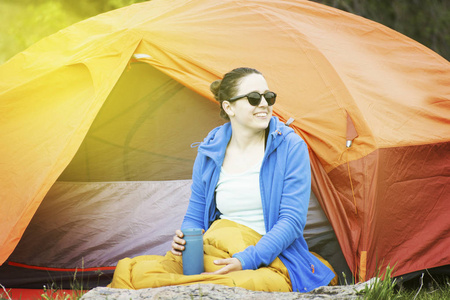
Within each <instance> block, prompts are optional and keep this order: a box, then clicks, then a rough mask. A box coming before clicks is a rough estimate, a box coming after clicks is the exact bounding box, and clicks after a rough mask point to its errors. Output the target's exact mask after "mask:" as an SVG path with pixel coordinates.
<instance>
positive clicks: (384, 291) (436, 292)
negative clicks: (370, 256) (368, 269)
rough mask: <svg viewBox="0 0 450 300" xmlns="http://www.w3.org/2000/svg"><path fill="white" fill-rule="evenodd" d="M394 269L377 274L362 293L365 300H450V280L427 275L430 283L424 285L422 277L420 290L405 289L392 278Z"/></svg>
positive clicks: (387, 269)
mask: <svg viewBox="0 0 450 300" xmlns="http://www.w3.org/2000/svg"><path fill="white" fill-rule="evenodd" d="M392 274H393V268H390V267H389V266H388V267H387V268H386V272H385V273H384V274H383V275H382V276H380V274H377V277H375V278H374V279H373V280H372V284H371V285H368V286H366V288H365V289H364V290H362V291H361V293H360V294H361V296H362V298H363V299H365V300H441V299H450V278H449V277H448V276H446V277H439V278H438V279H436V278H434V277H433V276H432V275H431V274H429V273H428V274H427V275H428V276H427V277H428V283H427V284H424V280H423V279H424V275H425V273H422V276H421V277H420V286H419V287H418V288H408V287H404V286H403V285H402V284H398V282H397V279H395V278H393V277H392Z"/></svg>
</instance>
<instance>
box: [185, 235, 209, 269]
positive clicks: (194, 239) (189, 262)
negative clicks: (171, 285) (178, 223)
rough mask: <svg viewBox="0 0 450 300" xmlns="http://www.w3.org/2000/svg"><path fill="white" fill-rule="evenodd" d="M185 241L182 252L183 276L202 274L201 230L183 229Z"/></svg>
mask: <svg viewBox="0 0 450 300" xmlns="http://www.w3.org/2000/svg"><path fill="white" fill-rule="evenodd" d="M182 231H183V235H184V237H183V239H184V240H185V241H186V244H185V245H184V246H185V248H184V251H183V274H184V275H197V274H200V273H203V272H204V265H203V235H202V229H201V228H191V229H183V230H182Z"/></svg>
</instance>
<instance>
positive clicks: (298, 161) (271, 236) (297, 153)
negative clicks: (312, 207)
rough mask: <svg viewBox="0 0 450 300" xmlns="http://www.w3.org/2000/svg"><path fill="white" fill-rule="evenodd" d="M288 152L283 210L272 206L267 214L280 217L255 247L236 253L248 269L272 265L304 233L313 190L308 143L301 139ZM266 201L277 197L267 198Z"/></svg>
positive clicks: (283, 188) (244, 267)
mask: <svg viewBox="0 0 450 300" xmlns="http://www.w3.org/2000/svg"><path fill="white" fill-rule="evenodd" d="M286 153H287V156H286V157H285V158H284V159H285V162H286V168H285V172H284V180H283V184H282V187H281V189H282V190H281V200H280V205H279V211H273V209H272V211H269V212H266V213H265V216H266V215H270V217H271V218H274V217H275V218H278V219H277V220H276V222H275V224H274V225H273V227H272V228H271V229H270V230H269V231H268V232H267V233H266V234H265V235H264V236H263V237H262V238H261V239H260V240H259V242H258V243H257V244H256V245H255V246H250V247H247V248H246V249H245V250H244V251H242V252H239V253H236V254H234V255H233V257H236V258H238V259H239V260H240V262H241V264H242V268H243V269H244V270H246V269H253V270H255V269H257V268H259V267H263V266H267V265H269V264H270V263H271V262H272V261H273V260H274V259H275V258H276V257H277V256H279V255H280V253H281V252H283V251H284V250H285V249H286V248H288V247H289V246H290V245H291V244H292V243H293V242H294V241H295V240H296V239H298V238H299V237H301V236H302V235H303V229H304V227H305V224H306V216H307V212H308V204H309V197H310V193H311V169H310V163H309V154H308V149H307V146H306V143H305V142H304V141H303V140H301V139H299V141H298V142H296V143H295V144H293V145H292V146H291V147H290V149H288V151H287V152H286ZM278 159H280V158H278ZM277 163H279V162H277ZM272 176H275V175H272ZM275 182H277V181H276V180H275V181H273V180H268V182H266V183H265V184H274V183H275ZM273 188H274V187H273V186H272V189H273ZM263 190H264V187H263ZM262 196H263V193H262ZM265 201H277V200H276V199H265ZM270 207H271V208H272V207H273V203H271V204H270ZM274 214H275V215H274ZM277 216H278V217H277ZM266 222H267V221H266ZM269 226H270V225H269Z"/></svg>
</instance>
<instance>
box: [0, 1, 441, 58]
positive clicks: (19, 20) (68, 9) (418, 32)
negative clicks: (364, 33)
mask: <svg viewBox="0 0 450 300" xmlns="http://www.w3.org/2000/svg"><path fill="white" fill-rule="evenodd" d="M144 1H145V0H0V13H1V16H2V20H1V22H0V64H1V63H3V62H5V61H6V60H8V59H10V58H11V57H12V56H13V55H15V54H16V53H18V52H21V51H23V50H25V49H26V48H27V47H29V46H31V45H32V44H34V43H35V42H37V41H38V40H40V39H41V38H43V37H46V36H48V35H50V34H52V33H55V32H57V31H58V30H60V29H63V28H65V27H67V26H69V25H71V24H73V23H76V22H78V21H81V20H84V19H87V18H89V17H92V16H95V15H97V14H100V13H103V12H106V11H110V10H113V9H117V8H120V7H123V6H127V5H131V4H133V3H137V2H144ZM279 1H282V0H279ZM311 1H314V2H319V3H322V4H326V5H329V6H333V7H336V8H339V9H342V10H345V11H348V12H350V13H353V14H356V15H360V16H362V17H365V18H368V19H371V20H373V21H376V22H379V23H381V24H384V25H386V26H388V27H390V28H392V29H394V30H396V31H399V32H401V33H403V34H404V35H406V36H409V37H410V38H412V39H414V40H416V41H418V42H420V43H422V44H423V45H425V46H427V47H429V48H431V49H432V50H434V51H435V52H437V53H439V54H440V55H441V56H443V57H445V58H446V59H447V60H450V1H448V0H311Z"/></svg>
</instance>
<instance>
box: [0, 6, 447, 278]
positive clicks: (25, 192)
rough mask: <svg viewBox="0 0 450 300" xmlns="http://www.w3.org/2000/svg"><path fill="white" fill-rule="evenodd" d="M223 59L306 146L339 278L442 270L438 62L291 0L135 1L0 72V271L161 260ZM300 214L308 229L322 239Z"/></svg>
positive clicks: (336, 14) (443, 158)
mask: <svg viewBox="0 0 450 300" xmlns="http://www.w3.org/2000/svg"><path fill="white" fill-rule="evenodd" d="M238 66H251V67H254V68H257V69H259V70H260V71H262V72H263V74H265V76H266V78H267V80H268V83H269V86H270V87H271V89H273V90H274V91H276V92H277V93H278V100H277V104H276V106H275V107H274V114H275V115H277V116H278V117H279V118H280V119H281V120H282V121H287V120H288V119H290V118H293V119H294V122H293V123H292V124H291V125H290V126H291V127H293V128H294V129H295V131H296V132H297V133H298V134H299V135H300V136H301V137H302V138H303V139H304V140H305V141H306V142H307V144H308V146H309V150H310V156H311V166H312V172H313V185H312V187H313V191H314V195H315V197H317V200H318V202H319V203H320V207H321V208H322V209H323V212H324V213H325V215H326V218H327V219H328V220H329V221H330V224H331V225H332V228H333V230H334V232H335V233H336V236H337V240H338V241H339V245H340V248H341V249H342V252H343V254H344V256H345V261H346V264H347V265H348V267H349V269H350V270H351V271H352V272H353V273H354V274H355V276H357V280H364V279H367V278H369V277H371V276H374V275H375V274H376V272H377V269H378V268H381V269H383V268H384V267H386V266H387V265H388V264H390V265H391V266H392V265H394V264H395V274H396V275H402V274H406V273H410V272H414V271H418V270H422V269H426V268H434V267H439V266H445V265H448V264H449V263H450V257H449V256H448V249H449V248H450V222H449V220H450V218H449V214H450V210H449V208H450V204H449V203H450V202H449V201H448V200H449V197H450V196H449V195H450V184H449V183H450V63H449V62H448V61H446V60H445V59H443V58H442V57H440V56H439V55H437V54H436V53H434V52H432V51H431V50H429V49H427V48H426V47H424V46H422V45H420V44H418V43H416V42H415V41H413V40H411V39H409V38H407V37H405V36H403V35H401V34H399V33H397V32H394V31H392V30H390V29H388V28H386V27H384V26H382V25H380V24H377V23H375V22H371V21H369V20H366V19H364V18H361V17H357V16H354V15H351V14H348V13H345V12H342V11H339V10H336V9H333V8H330V7H327V6H323V5H320V4H316V3H313V2H309V1H301V0H296V1H293V0H291V1H269V0H266V1H264V0H246V1H228V0H227V1H224V0H221V1H210V0H199V1H185V0H173V1H162V0H153V1H150V2H145V3H141V4H135V5H131V6H129V7H125V8H122V9H119V10H115V11H111V12H108V13H105V14H102V15H99V16H96V17H93V18H90V19H88V20H85V21H83V22H80V23H77V24H75V25H73V26H70V27H68V28H66V29H64V30H62V31H60V32H58V33H56V34H54V35H52V36H50V37H48V38H45V39H43V40H42V41H40V42H38V43H37V44H35V45H33V46H32V47H31V48H29V49H28V50H26V51H24V52H22V53H20V54H18V55H16V56H15V57H13V58H12V59H11V60H10V61H8V62H7V63H5V64H4V65H2V66H0V116H1V118H0V141H1V143H2V144H1V147H0V169H1V172H0V176H1V178H0V228H1V229H2V230H1V232H0V245H1V246H0V263H2V264H3V265H2V267H0V274H3V275H1V276H2V277H0V281H1V280H6V279H10V280H13V279H11V278H16V279H17V281H14V282H13V283H11V285H20V284H27V283H30V284H31V283H33V282H35V281H34V279H33V278H34V277H36V276H37V275H36V274H37V273H30V272H32V271H33V272H44V273H45V274H49V273H50V272H52V271H70V270H72V271H78V272H79V273H80V272H87V273H88V272H94V273H95V272H109V273H111V272H112V270H113V269H114V265H115V263H116V262H117V259H120V258H122V257H125V256H134V255H139V254H144V253H146V254H148V253H153V254H162V253H164V251H166V250H167V249H168V248H169V245H170V238H171V236H172V234H173V229H175V228H177V226H179V224H180V223H181V218H182V214H183V213H184V211H183V210H184V209H185V207H186V203H187V200H188V198H189V184H190V176H191V169H192V164H193V160H194V158H195V155H196V149H195V147H194V148H192V147H191V144H193V143H195V142H199V141H201V140H202V139H203V137H204V136H205V135H206V133H207V132H208V131H209V130H210V129H212V128H213V127H215V126H217V125H220V124H222V123H223V120H221V119H220V118H219V117H218V108H217V103H215V102H214V100H213V98H212V95H211V94H210V92H209V89H208V87H209V84H210V82H212V81H213V80H215V79H217V78H220V77H221V76H222V75H223V74H224V73H225V72H227V71H229V70H230V69H232V68H234V67H238ZM313 203H314V202H313ZM316 212H317V211H316ZM314 214H316V213H314ZM314 214H312V215H311V216H308V221H309V222H310V224H313V223H314V222H313V221H312V220H313V219H314V218H315V215H314ZM30 222H31V223H30ZM311 222H312V223H311ZM317 224H320V225H317V226H315V225H311V226H310V227H309V229H308V230H310V231H309V232H310V233H311V235H312V236H315V237H317V236H319V237H320V236H321V235H322V236H323V235H328V234H329V230H328V229H324V228H326V225H324V223H323V222H322V221H320V222H317ZM27 227H28V228H27ZM25 229H27V230H25ZM311 240H314V238H311ZM316 240H320V238H317V239H316ZM319 244H320V243H319ZM322 244H323V242H322ZM24 269H28V270H29V273H26V274H28V275H27V276H24V275H23V274H25V273H21V272H22V270H24ZM5 274H6V275H5ZM12 274H22V275H18V276H16V277H14V276H13V275H12ZM41 275H42V274H41ZM41 275H39V276H41ZM16 279H14V280H16ZM10 282H11V281H10ZM0 283H3V284H4V282H0Z"/></svg>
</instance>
